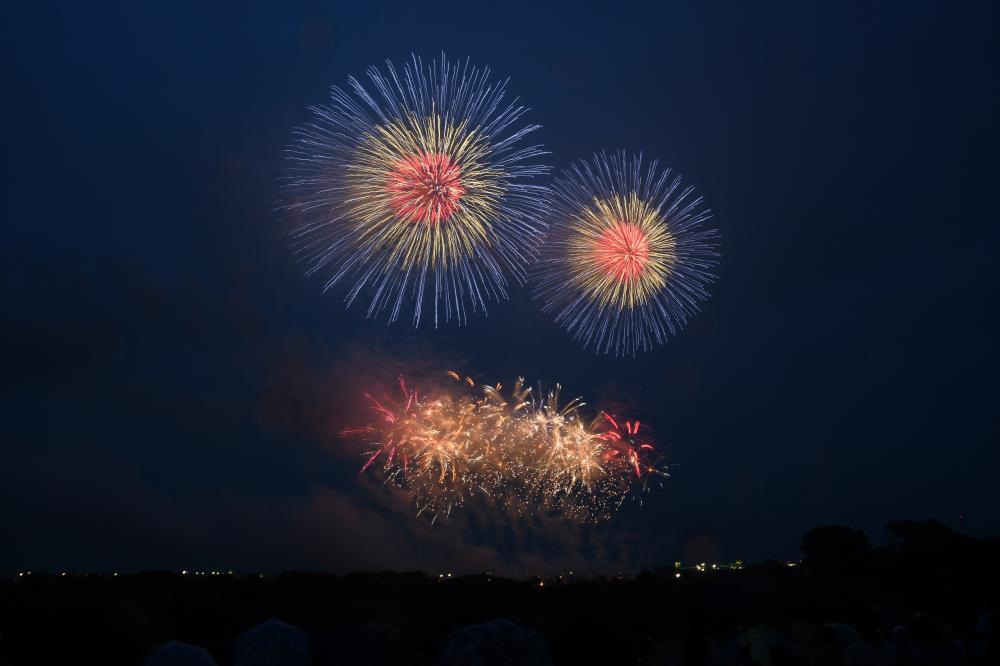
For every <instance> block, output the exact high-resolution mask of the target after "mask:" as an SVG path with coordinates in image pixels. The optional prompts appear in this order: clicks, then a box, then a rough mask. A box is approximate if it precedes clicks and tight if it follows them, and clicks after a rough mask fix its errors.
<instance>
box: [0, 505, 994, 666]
mask: <svg viewBox="0 0 1000 666" xmlns="http://www.w3.org/2000/svg"><path fill="white" fill-rule="evenodd" d="M887 531H888V537H889V538H888V542H887V544H886V545H885V546H882V547H877V548H873V547H871V546H870V544H869V542H868V539H867V537H866V536H865V534H864V533H863V532H860V531H858V530H854V529H851V528H848V527H839V526H828V527H820V528H816V529H813V530H811V531H810V532H808V533H807V534H806V535H805V536H804V537H803V539H802V544H801V545H802V552H803V556H804V559H803V561H802V562H801V563H794V564H796V565H795V566H791V565H790V564H793V563H785V562H765V563H761V564H757V565H752V566H747V567H746V568H744V569H742V570H718V571H713V570H711V568H710V567H709V568H708V570H707V571H705V572H699V571H690V570H684V571H683V572H678V571H675V570H674V568H673V567H669V568H664V569H661V570H654V571H647V572H643V573H640V574H638V575H636V576H635V577H633V578H627V579H626V578H620V577H597V578H587V579H579V578H578V577H556V578H552V579H544V580H541V579H534V580H526V581H515V580H510V579H504V578H498V577H496V576H493V575H490V574H479V575H472V576H459V577H453V578H447V577H445V578H444V579H440V578H438V577H437V576H433V577H431V576H427V575H425V574H422V573H391V572H383V573H357V574H350V575H344V576H335V575H328V574H317V573H295V572H286V573H282V574H280V575H277V576H274V577H268V576H263V577H262V576H261V575H259V574H252V575H217V576H212V575H208V576H195V575H190V574H188V575H182V574H180V573H179V572H149V573H140V574H132V575H118V576H115V575H111V574H100V575H96V574H95V575H69V576H64V575H59V574H47V575H46V574H39V573H37V572H33V573H32V574H31V575H25V576H18V575H17V574H16V573H15V574H14V575H13V576H8V577H6V578H5V579H4V581H3V582H2V583H0V635H2V640H0V664H3V665H4V666H7V665H15V666H21V665H27V664H51V663H78V662H80V663H104V664H117V663H121V664H140V663H143V660H144V659H145V658H146V656H147V655H148V654H150V650H151V649H153V648H154V647H155V646H158V645H160V644H163V643H165V642H167V641H171V640H176V641H182V642H184V643H190V644H194V645H198V646H202V647H204V648H205V649H207V651H208V653H210V654H211V657H212V658H213V659H214V660H215V662H216V663H217V664H232V663H308V662H303V661H296V660H294V659H292V658H291V657H289V661H287V662H280V661H275V660H273V659H272V660H270V661H268V660H267V659H263V658H259V657H260V655H258V658H257V660H255V661H246V660H245V659H246V656H245V655H243V656H241V655H234V647H233V646H234V641H235V640H236V639H237V638H238V637H239V636H240V635H241V634H244V633H245V632H247V631H248V630H250V629H251V628H253V627H255V626H257V625H259V624H260V623H262V622H264V621H265V620H267V619H268V618H278V619H280V620H281V621H283V622H285V623H288V624H290V625H294V626H295V627H298V628H300V629H301V630H302V632H301V633H303V635H307V636H308V639H307V642H308V645H309V654H310V656H309V661H310V662H311V663H313V664H353V663H366V664H433V663H442V664H444V663H446V664H459V663H473V662H471V661H469V659H470V656H469V655H478V656H480V657H481V658H482V660H481V661H479V662H475V663H484V664H489V663H543V664H544V663H553V664H589V663H606V664H754V663H757V664H761V665H762V666H772V665H774V666H780V665H781V664H802V665H809V666H811V665H818V666H822V665H825V664H845V665H848V666H850V665H854V664H892V665H893V666H896V665H917V664H942V665H946V664H959V665H961V664H970V665H971V664H994V663H1000V658H998V642H997V620H998V615H997V614H996V611H997V610H998V608H1000V603H998V602H1000V594H998V593H1000V539H975V538H972V537H968V536H965V535H962V534H958V533H955V532H953V531H952V530H950V529H949V528H947V527H946V526H944V525H942V524H940V523H937V522H934V521H921V522H914V521H899V522H893V523H890V524H889V525H888V526H887ZM679 574H680V575H679ZM498 619H502V620H505V621H509V622H500V623H498V622H494V621H495V620H498ZM483 623H490V624H487V625H485V626H486V627H487V628H488V631H487V630H486V629H482V628H479V629H476V631H470V630H464V631H463V628H467V627H469V626H470V625H480V624H483ZM491 641H492V643H491ZM504 642H507V643H509V645H506V646H504V645H499V646H498V645H497V644H496V643H504ZM241 659H243V660H244V661H243V662H241V661H240V660H241ZM177 663H180V662H177Z"/></svg>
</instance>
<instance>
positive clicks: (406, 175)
mask: <svg viewBox="0 0 1000 666" xmlns="http://www.w3.org/2000/svg"><path fill="white" fill-rule="evenodd" d="M388 190H389V203H390V205H391V206H392V208H393V210H394V211H395V212H396V215H398V216H400V217H402V218H404V219H407V220H410V221H412V222H423V223H424V224H428V225H431V224H437V223H439V222H446V221H448V219H449V218H451V216H452V215H454V213H455V210H456V209H457V208H458V202H459V200H460V199H461V198H462V195H464V194H465V186H464V185H462V171H461V169H460V168H459V166H458V164H456V163H455V161H454V160H453V159H452V158H451V156H450V155H448V154H447V153H418V154H416V155H412V156H410V157H406V158H403V159H401V160H398V161H397V162H396V163H395V164H393V166H392V170H391V171H390V172H389V184H388Z"/></svg>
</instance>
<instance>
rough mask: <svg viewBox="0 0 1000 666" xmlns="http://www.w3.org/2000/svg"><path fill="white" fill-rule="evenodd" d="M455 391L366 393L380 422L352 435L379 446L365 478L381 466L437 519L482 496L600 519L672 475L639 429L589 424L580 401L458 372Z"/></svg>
mask: <svg viewBox="0 0 1000 666" xmlns="http://www.w3.org/2000/svg"><path fill="white" fill-rule="evenodd" d="M448 375H449V376H450V377H451V378H452V379H453V380H454V381H455V382H456V389H459V392H458V394H457V395H456V394H455V393H456V392H455V391H442V392H440V393H439V394H434V395H420V393H419V392H418V390H417V389H416V388H411V387H409V386H408V385H407V383H406V381H405V380H404V379H403V378H402V377H400V378H399V394H400V395H399V398H397V399H395V400H389V399H387V400H379V399H377V398H375V397H373V396H371V395H370V394H365V397H366V400H367V401H368V402H369V404H370V406H371V409H372V416H373V420H372V422H371V424H369V425H367V426H363V427H360V428H349V429H347V430H344V431H343V432H342V434H343V435H345V436H361V437H364V439H365V441H367V442H368V443H369V444H370V446H371V448H370V450H369V451H368V452H367V453H366V454H365V456H366V457H365V462H364V464H363V465H362V467H361V471H362V472H365V471H367V470H370V469H372V468H375V469H380V470H381V472H382V474H383V477H384V479H385V481H386V482H387V483H390V484H392V485H393V486H394V487H397V488H400V489H402V490H404V491H406V492H408V493H409V494H410V495H411V496H412V498H413V499H414V502H415V503H416V505H417V513H418V515H420V514H424V513H426V514H427V515H429V516H431V520H432V521H434V520H436V519H437V517H438V516H439V515H442V514H443V515H448V514H449V513H450V512H451V511H452V509H454V508H455V507H457V506H461V505H462V504H463V503H464V502H465V501H466V500H467V499H469V498H470V497H472V496H474V495H481V496H483V497H485V498H488V500H489V501H491V502H492V503H494V504H495V505H496V506H498V507H501V508H503V509H504V510H507V511H509V512H511V513H515V514H528V513H533V512H536V511H552V512H555V513H558V514H561V515H564V516H566V517H569V518H575V519H579V520H583V521H593V520H600V519H606V518H609V517H610V516H611V515H613V514H614V512H615V511H616V510H617V509H618V508H619V507H620V506H621V504H622V502H624V500H625V499H626V498H627V497H628V496H630V495H636V494H637V492H638V491H643V490H646V489H647V488H648V481H649V480H650V479H656V478H663V477H665V476H666V469H665V467H663V466H661V465H660V464H659V463H660V458H659V456H658V454H657V453H656V449H655V448H654V446H653V445H652V444H651V443H649V442H648V441H644V440H643V441H640V439H639V436H638V432H639V422H638V421H635V422H633V421H624V422H623V423H621V424H620V423H619V422H618V421H616V420H615V419H614V418H613V417H612V416H611V415H609V414H607V413H606V412H599V413H598V415H597V417H595V418H594V419H593V420H591V421H586V420H584V419H583V417H582V415H581V412H580V410H581V408H582V407H584V404H585V403H584V402H583V401H582V400H581V399H580V398H576V399H574V400H571V401H569V402H567V403H565V404H562V405H561V404H560V396H559V394H560V387H559V386H558V385H556V388H555V389H554V390H552V391H549V392H548V393H546V394H545V396H544V398H539V397H537V396H536V394H535V392H534V391H533V390H532V388H531V387H528V386H525V385H524V381H523V379H522V378H518V380H517V381H516V382H515V383H514V386H513V389H512V390H511V392H510V395H509V397H505V396H504V394H503V392H502V387H501V386H500V385H499V384H497V385H494V386H490V385H483V386H477V385H476V383H475V382H474V381H473V380H472V379H471V378H469V377H464V378H463V377H462V376H460V375H459V374H458V373H456V372H454V371H449V373H448Z"/></svg>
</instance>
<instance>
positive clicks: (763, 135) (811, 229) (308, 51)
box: [0, 1, 1000, 573]
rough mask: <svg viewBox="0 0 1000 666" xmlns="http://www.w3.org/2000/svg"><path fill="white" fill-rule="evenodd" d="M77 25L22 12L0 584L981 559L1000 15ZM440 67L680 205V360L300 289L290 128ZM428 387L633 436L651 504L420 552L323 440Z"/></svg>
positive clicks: (229, 18) (989, 476)
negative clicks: (709, 260)
mask: <svg viewBox="0 0 1000 666" xmlns="http://www.w3.org/2000/svg"><path fill="white" fill-rule="evenodd" d="M74 4H76V3H64V5H63V6H62V7H60V8H58V9H55V8H50V9H49V10H48V11H42V10H41V9H38V10H32V11H31V13H29V10H17V9H14V10H12V9H10V8H8V9H6V10H5V11H4V14H6V16H5V18H4V21H3V23H4V25H5V27H4V31H5V32H6V33H8V34H7V35H5V36H4V40H3V41H4V43H5V45H6V48H7V49H8V50H9V53H8V55H7V56H6V57H5V58H4V60H5V66H4V70H5V74H6V76H5V78H6V79H7V83H6V84H5V86H4V89H5V93H6V94H5V95H4V98H5V101H4V103H3V110H2V111H0V113H2V114H3V116H4V119H5V122H4V125H5V129H6V133H5V145H6V149H5V154H6V158H7V159H6V160H5V162H6V168H5V169H4V179H3V180H4V191H5V196H4V202H5V211H4V240H3V243H2V244H0V253H2V262H0V265H2V266H3V276H4V278H3V282H2V293H3V315H2V316H3V325H2V329H0V335H2V344H0V353H2V359H0V368H2V372H0V377H2V379H0V381H2V384H0V391H2V397H3V400H2V403H0V404H2V408H0V414H2V423H3V427H2V430H0V432H2V433H3V434H2V436H0V441H2V445H0V452H2V460H0V571H2V570H7V571H14V570H18V569H25V568H33V569H49V570H59V569H74V570H85V569H96V570H109V569H120V570H135V569H146V568H171V569H181V568H199V567H204V568H223V569H240V570H257V569H262V570H280V569H295V568H309V569H320V570H332V571H338V572H342V571H350V570H355V569H377V568H388V569H412V568H423V569H425V570H428V571H429V572H432V573H434V572H437V571H450V570H459V571H478V570H498V571H504V572H510V573H524V572H532V573H535V572H543V571H551V570H557V569H560V568H562V567H577V568H589V570H593V571H610V570H615V569H629V570H634V569H636V568H640V567H648V566H656V565H662V564H670V563H672V562H673V560H675V559H686V560H696V561H701V560H705V559H708V560H720V559H736V558H742V559H744V560H747V561H757V560H761V559H764V558H768V557H771V558H781V559H785V558H796V557H798V542H799V539H800V537H801V535H802V534H803V533H804V532H805V531H806V530H808V529H809V528H811V527H814V526H817V525H823V524H849V525H852V526H855V527H859V528H863V529H865V530H866V531H867V533H868V534H869V536H870V537H871V538H872V540H873V542H875V543H879V542H881V541H882V539H883V525H884V524H885V522H887V521H888V520H892V519H899V518H915V519H922V518H937V519H939V520H941V521H943V522H945V523H947V524H948V525H950V526H952V527H954V528H956V529H959V530H962V531H965V532H967V533H970V534H974V535H995V534H998V533H1000V494H998V493H997V491H996V477H997V469H998V468H1000V448H998V446H997V444H998V435H1000V427H998V413H1000V411H998V407H997V399H998V390H997V372H998V362H997V360H998V358H997V351H996V339H997V334H998V326H997V323H998V320H997V313H996V305H997V298H996V294H997V277H998V275H997V272H998V271H997V259H996V252H997V247H998V246H1000V231H998V229H1000V226H998V225H997V219H998V218H997V213H996V207H995V206H996V196H995V191H996V189H995V188H996V182H997V175H998V174H997V166H996V155H997V141H996V138H997V137H996V133H995V129H994V125H995V121H996V117H997V112H998V108H997V85H996V70H995V65H996V54H995V53H994V52H993V51H994V45H993V44H992V43H991V42H992V41H993V40H994V37H995V27H996V25H997V22H996V19H997V16H996V9H995V8H993V7H992V6H991V5H990V4H989V3H982V6H981V7H976V6H975V5H974V3H962V2H956V3H939V2H888V3H859V2H850V3H839V2H837V3H826V4H825V5H823V6H822V7H813V6H811V5H813V4H814V3H803V2H783V3H770V4H760V3H746V2H725V3H686V4H684V5H682V4H681V3H650V4H649V5H648V6H645V5H640V4H635V3H631V2H614V3H605V4H603V5H601V6H599V7H593V8H585V7H583V6H579V5H578V6H577V7H578V8H576V9H570V8H569V5H566V6H559V7H557V6H555V5H554V4H553V5H551V6H550V5H548V4H546V3H541V2H527V3H513V2H510V3H482V4H481V5H478V4H477V3H469V2H465V3H455V2H448V1H441V2H433V3H417V2H410V3H395V4H393V5H388V4H382V3H366V2H357V3H351V4H347V3H332V2H331V3H308V4H307V5H306V6H304V7H299V8H297V9H289V8H287V7H284V6H283V5H284V3H274V5H273V6H270V7H267V6H258V7H254V8H250V9H247V8H244V6H243V4H242V3H236V4H233V5H232V6H231V7H229V8H226V9H223V8H219V7H216V8H214V9H213V8H211V7H198V8H191V9H180V8H178V6H177V5H176V4H175V3H158V4H160V5H162V6H161V7H160V8H153V7H151V6H133V5H147V4H149V5H152V4H154V3H121V5H122V6H121V7H117V8H116V7H113V6H112V5H114V4H116V3H105V5H104V6H103V7H101V8H98V7H97V6H96V5H93V4H92V3H79V4H78V5H77V6H76V8H75V9H74V8H73V5H74ZM204 4H206V5H213V4H215V3H204ZM441 51H445V52H446V53H447V54H448V56H449V57H455V58H465V57H468V58H469V59H470V60H471V61H472V62H473V63H474V64H480V65H488V66H490V67H491V68H492V69H493V71H494V72H495V74H496V75H497V76H500V77H503V78H506V77H508V76H509V77H510V79H511V83H510V86H509V87H510V90H511V92H512V93H513V94H515V95H518V96H520V97H521V99H522V100H523V101H524V103H525V104H527V105H528V106H530V107H531V109H532V110H531V112H530V114H529V116H528V118H527V120H528V121H530V122H537V123H540V124H541V125H543V129H542V130H540V131H539V132H538V134H537V136H538V139H539V140H541V141H542V142H543V143H544V144H545V146H546V148H547V149H548V150H550V151H551V153H552V154H551V155H550V156H549V158H548V159H549V164H551V165H552V166H553V167H554V168H555V169H556V170H557V171H558V170H559V169H562V168H565V167H566V166H568V165H569V164H570V163H571V162H572V161H574V160H576V159H578V158H581V157H587V156H589V155H590V154H591V153H593V152H594V151H598V150H602V149H606V150H615V149H618V148H624V149H626V150H630V151H643V153H644V154H645V155H647V156H649V157H657V158H659V159H660V160H661V161H662V162H663V163H665V164H667V165H671V166H673V167H674V168H676V169H677V170H678V171H679V172H681V173H683V174H684V176H685V179H686V181H687V182H688V183H690V184H693V185H695V186H696V187H697V188H698V190H699V192H700V193H701V194H702V195H703V196H704V197H705V199H706V203H707V205H708V206H709V207H710V208H711V209H712V210H713V213H714V220H713V226H715V227H717V228H718V229H719V231H720V233H721V236H722V251H723V259H722V264H721V268H720V271H719V280H718V281H717V282H716V283H715V284H714V285H713V287H712V293H713V296H712V298H711V300H709V301H708V302H707V303H706V304H705V306H704V308H703V311H702V313H701V314H700V315H699V316H697V317H696V318H695V319H694V320H692V322H691V323H690V325H689V326H688V328H687V329H686V330H684V331H683V332H682V333H681V334H680V335H678V336H677V337H675V338H673V339H672V340H671V341H670V342H669V343H668V344H667V345H666V346H664V347H661V348H658V349H656V350H655V351H653V352H650V353H647V354H644V355H642V356H640V357H639V358H638V359H634V360H633V359H625V360H622V359H617V360H616V359H613V358H606V357H600V358H599V357H596V356H594V355H593V354H592V353H591V352H589V351H583V350H582V349H581V348H580V346H579V345H578V344H577V343H575V342H574V341H572V340H571V338H570V337H569V336H568V335H567V334H566V333H564V332H563V331H561V330H560V329H559V328H558V327H557V326H556V325H555V324H553V323H552V322H551V321H550V319H549V318H548V316H547V315H545V314H542V313H541V312H540V311H539V309H538V308H537V306H536V304H535V303H534V302H533V301H532V299H531V296H530V292H529V291H528V290H527V289H515V290H514V292H513V295H512V299H511V301H510V302H505V303H501V304H495V305H493V306H492V307H491V308H490V310H489V316H488V318H482V317H478V316H471V317H470V323H469V325H468V326H467V327H461V328H460V327H457V326H455V325H453V324H451V325H444V326H442V327H441V328H439V329H437V330H434V329H433V328H432V327H431V326H425V325H421V328H420V329H419V330H417V331H414V330H412V329H411V328H410V327H409V326H408V324H407V323H406V322H405V321H403V322H399V323H397V324H394V325H392V326H387V325H386V324H385V322H384V320H376V321H366V319H365V314H364V309H363V308H354V309H351V310H345V309H344V307H343V305H342V303H341V298H342V296H343V291H342V290H334V291H333V292H331V293H327V294H325V295H324V294H322V293H321V292H322V289H321V288H322V283H321V281H319V280H317V279H310V278H306V277H304V276H303V271H302V267H301V266H300V265H299V264H298V263H297V262H296V260H295V259H294V257H293V256H292V253H291V252H290V249H289V245H288V243H287V241H286V239H285V238H284V237H283V236H282V232H283V229H284V227H283V226H282V220H281V215H280V214H279V213H278V212H276V210H275V209H276V206H277V201H278V200H279V188H278V183H277V178H278V177H279V176H280V175H281V172H282V168H283V164H282V151H283V146H284V145H285V144H287V142H288V141H289V140H290V139H291V132H292V129H293V128H294V127H295V126H296V125H298V124H300V123H302V122H304V121H306V120H307V119H308V113H307V111H306V108H305V107H306V106H307V105H310V104H318V103H324V102H325V101H326V100H327V90H328V87H329V86H330V85H331V84H343V83H344V82H345V81H346V79H347V77H348V76H349V75H351V74H355V75H360V74H362V73H363V71H364V69H365V68H366V67H368V66H369V65H372V64H379V63H381V62H382V61H383V60H384V59H386V58H389V59H392V60H393V61H395V62H397V63H402V62H403V61H404V60H405V59H406V58H407V57H408V56H409V54H410V53H411V52H414V53H417V54H419V55H421V56H423V57H424V58H425V59H427V60H429V59H432V58H434V57H436V56H438V54H439V53H440V52H441ZM450 367H456V368H460V369H462V370H463V371H464V372H468V373H470V374H474V375H475V376H476V377H478V378H481V379H483V380H485V381H491V382H492V381H497V380H500V381H503V382H505V383H509V382H511V381H512V380H513V379H514V377H516V376H517V375H518V374H523V375H524V376H525V377H526V378H527V379H528V380H529V381H532V382H534V381H536V380H541V381H543V382H545V383H546V384H551V383H553V382H555V381H560V382H562V384H563V385H564V386H565V387H566V392H567V393H568V394H572V395H578V394H583V395H585V396H586V397H587V398H588V401H589V402H590V403H592V404H595V403H600V404H611V405H615V406H617V407H618V408H619V410H627V411H628V412H629V413H631V414H633V415H635V416H637V417H639V418H641V419H642V420H643V421H644V422H647V423H650V424H652V425H653V427H654V428H655V433H656V439H657V441H658V442H660V443H661V445H663V446H664V447H666V449H667V451H668V454H669V462H670V463H671V465H672V467H671V471H672V476H671V478H670V479H669V480H668V482H667V484H666V485H665V487H664V489H663V490H661V491H659V492H656V493H653V494H650V495H648V496H647V497H646V501H645V503H644V505H643V506H642V507H639V506H638V505H629V506H628V507H627V508H626V509H625V510H623V511H622V512H621V513H620V514H619V515H618V516H617V517H615V519H614V520H612V521H611V522H610V523H608V524H604V525H601V526H597V527H593V528H583V527H579V526H576V525H572V524H567V523H564V522H561V521H558V520H555V519H551V518H540V519H535V520H520V521H518V520H511V519H509V518H508V517H506V516H504V515H502V514H499V512H496V511H491V510H490V509H489V508H488V507H477V506H470V507H469V509H468V510H467V511H464V512H462V513H461V515H456V516H455V517H454V518H453V519H452V520H448V521H439V522H438V523H437V524H436V525H434V526H433V527H431V526H429V525H427V523H426V521H423V520H420V519H417V518H416V517H414V515H413V514H414V511H413V509H412V507H410V506H408V505H407V504H406V502H405V500H404V499H400V498H398V497H397V496H396V495H393V494H392V493H389V492H387V491H384V490H381V489H380V488H379V487H378V486H377V485H373V484H371V483H366V482H365V481H364V479H362V478H359V475H358V468H359V466H360V464H361V462H363V461H362V460H361V459H360V458H359V456H358V452H357V451H356V450H348V447H346V446H345V444H344V443H343V442H341V441H339V440H338V438H337V437H336V432H337V430H338V429H339V428H340V427H343V426H344V425H346V423H345V421H350V419H351V412H352V411H354V410H356V409H357V406H358V393H359V391H361V390H364V389H365V388H367V387H368V386H369V385H373V386H380V385H385V384H387V383H389V382H391V381H392V378H393V376H394V374H395V373H396V372H398V371H404V372H407V373H411V374H413V375H414V376H417V377H419V376H421V375H422V374H428V373H434V372H440V371H443V370H444V369H447V368H450ZM355 420H356V419H355Z"/></svg>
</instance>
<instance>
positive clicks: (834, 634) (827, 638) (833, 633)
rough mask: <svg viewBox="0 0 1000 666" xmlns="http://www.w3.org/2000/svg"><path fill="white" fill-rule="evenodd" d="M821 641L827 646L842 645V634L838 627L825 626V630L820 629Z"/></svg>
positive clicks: (832, 625) (833, 625)
mask: <svg viewBox="0 0 1000 666" xmlns="http://www.w3.org/2000/svg"><path fill="white" fill-rule="evenodd" d="M820 640H821V641H822V642H823V643H824V644H826V645H837V644H838V643H840V632H838V631H837V625H835V624H824V625H823V628H822V629H820Z"/></svg>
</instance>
